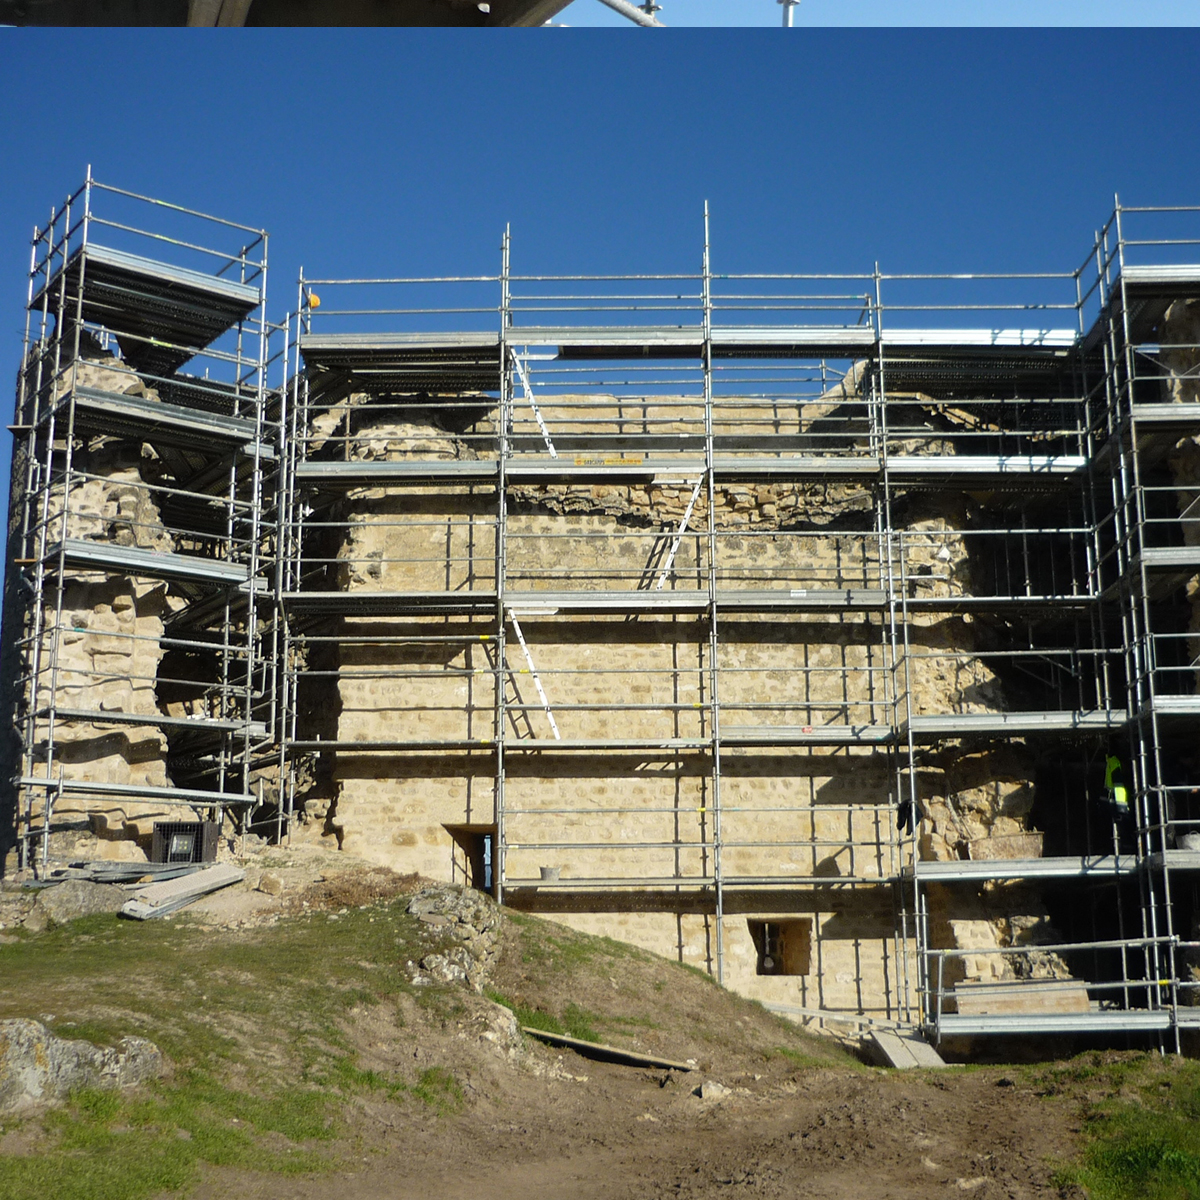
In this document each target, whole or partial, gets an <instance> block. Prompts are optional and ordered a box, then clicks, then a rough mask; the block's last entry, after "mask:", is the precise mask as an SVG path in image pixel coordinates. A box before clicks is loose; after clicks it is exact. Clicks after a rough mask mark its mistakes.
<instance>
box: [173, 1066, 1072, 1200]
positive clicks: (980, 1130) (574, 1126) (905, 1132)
mask: <svg viewBox="0 0 1200 1200" xmlns="http://www.w3.org/2000/svg"><path fill="white" fill-rule="evenodd" d="M564 1065H565V1066H566V1067H567V1069H568V1070H569V1071H578V1072H579V1073H580V1074H581V1075H586V1079H579V1080H577V1079H561V1078H559V1079H555V1078H547V1077H542V1078H537V1077H532V1076H529V1075H526V1074H522V1073H514V1074H513V1075H512V1077H511V1078H510V1079H509V1080H508V1081H507V1086H505V1087H503V1089H502V1090H500V1091H498V1092H496V1093H493V1094H491V1095H489V1096H474V1097H471V1098H470V1100H469V1102H468V1107H467V1109H466V1111H464V1112H463V1113H461V1114H460V1115H458V1116H455V1117H441V1118H438V1117H423V1118H417V1119H414V1118H412V1117H405V1116H403V1115H401V1114H398V1113H397V1112H396V1111H395V1110H388V1109H386V1108H384V1107H383V1106H380V1107H379V1108H377V1109H372V1108H371V1107H364V1108H363V1109H362V1111H361V1113H360V1116H359V1118H358V1120H357V1122H356V1133H357V1135H358V1137H359V1138H360V1139H361V1140H360V1142H359V1145H358V1146H357V1147H356V1149H358V1150H361V1154H359V1155H357V1157H358V1158H359V1159H361V1165H356V1166H355V1167H354V1168H353V1169H352V1170H345V1171H340V1172H338V1173H337V1175H335V1176H334V1177H333V1178H332V1179H330V1178H321V1179H315V1180H311V1181H301V1180H283V1179H278V1178H265V1177H254V1178H250V1177H247V1176H246V1175H245V1174H244V1173H237V1172H228V1173H227V1172H221V1171H209V1172H208V1173H207V1176H206V1179H205V1181H204V1183H203V1184H202V1186H201V1187H200V1189H199V1190H198V1191H197V1192H196V1193H195V1195H196V1197H198V1198H203V1200H225V1198H227V1197H234V1196H238V1197H263V1198H267V1197H271V1198H275V1197H281V1198H282V1197H289V1198H290V1197H294V1198H296V1200H301V1198H310V1197H311V1198H313V1200H315V1198H317V1197H321V1198H325V1197H328V1196H330V1195H331V1194H335V1193H336V1195H337V1196H338V1197H339V1198H340V1200H377V1198H378V1200H382V1198H383V1197H387V1198H388V1200H408V1198H409V1197H412V1198H413V1200H416V1198H418V1197H420V1198H421V1200H425V1198H427V1197H438V1198H440V1200H475V1198H476V1197H479V1196H490V1197H495V1200H561V1198H562V1197H567V1196H572V1195H575V1196H584V1197H589V1198H594V1200H610V1198H611V1200H626V1198H628V1200H633V1198H635V1197H655V1198H657V1197H689V1198H690V1197H710V1196H714V1197H715V1196H720V1197H729V1196H739V1195H744V1196H762V1197H806V1198H808V1197H812V1198H818V1197H819V1198H821V1200H851V1198H854V1200H859V1198H866V1197H870V1198H871V1200H901V1198H904V1200H908V1198H912V1200H918V1198H919V1200H926V1198H928V1197H936V1196H946V1197H950V1196H964V1195H969V1196H973V1197H976V1198H978V1200H1000V1198H1002V1197H1007V1198H1022V1200H1023V1198H1026V1197H1048V1196H1056V1197H1057V1196H1060V1195H1065V1194H1068V1193H1063V1192H1060V1190H1059V1189H1058V1188H1057V1187H1056V1186H1054V1184H1053V1183H1052V1182H1051V1177H1052V1174H1053V1167H1054V1163H1055V1161H1056V1160H1060V1159H1063V1158H1066V1157H1069V1156H1070V1155H1071V1153H1072V1151H1073V1149H1074V1142H1075V1136H1076V1134H1077V1132H1078V1131H1077V1129H1076V1128H1075V1127H1074V1126H1073V1124H1072V1120H1073V1114H1074V1112H1075V1111H1076V1109H1075V1107H1074V1106H1073V1105H1072V1104H1070V1103H1069V1102H1068V1101H1067V1100H1065V1099H1062V1098H1045V1097H1038V1096H1035V1095H1034V1094H1033V1093H1032V1092H1031V1091H1029V1090H1027V1089H1024V1088H1022V1087H1020V1086H1018V1085H1014V1084H1011V1082H1010V1081H1008V1080H1007V1079H1006V1078H1005V1077H1004V1076H1003V1074H1002V1073H1001V1072H999V1071H995V1070H982V1071H959V1070H956V1071H953V1072H948V1073H947V1072H944V1073H938V1074H934V1073H931V1072H923V1073H920V1074H916V1073H909V1074H904V1075H899V1074H897V1073H894V1072H893V1073H887V1072H884V1071H880V1070H869V1071H838V1070H829V1069H823V1070H822V1069H818V1070H809V1071H804V1072H800V1073H797V1074H796V1076H795V1078H793V1079H791V1080H788V1081H786V1082H783V1083H772V1084H770V1085H767V1086H754V1085H753V1084H752V1085H751V1086H750V1087H748V1088H746V1089H745V1090H744V1091H743V1090H741V1089H740V1088H739V1089H738V1090H736V1091H734V1092H733V1093H732V1094H731V1095H730V1096H729V1097H727V1098H725V1099H723V1100H720V1101H717V1102H707V1101H704V1100H701V1099H700V1098H699V1097H697V1096H695V1095H693V1094H692V1091H691V1087H692V1083H693V1080H692V1078H691V1077H690V1076H685V1077H678V1076H677V1077H675V1078H673V1079H672V1080H671V1082H669V1083H667V1084H666V1085H664V1084H663V1082H662V1080H663V1074H662V1073H661V1072H658V1073H655V1072H649V1071H641V1070H636V1069H630V1068H622V1067H616V1066H611V1065H608V1064H598V1063H595V1062H587V1061H585V1060H581V1059H575V1060H574V1062H565V1064H564Z"/></svg>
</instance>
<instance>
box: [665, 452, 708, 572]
mask: <svg viewBox="0 0 1200 1200" xmlns="http://www.w3.org/2000/svg"><path fill="white" fill-rule="evenodd" d="M703 483H704V476H703V475H701V476H700V478H699V479H697V480H696V486H695V487H694V488H692V498H691V499H690V500H689V501H688V506H687V510H686V511H685V512H684V514H683V520H682V521H680V522H679V532H678V533H677V534H676V535H675V540H674V541H673V542H672V543H671V549H670V551H669V552H668V554H667V561H666V562H665V563H663V569H662V571H660V572H659V576H658V581H657V582H656V583H655V585H654V590H655V591H656V592H661V591H662V590H663V584H664V583H666V582H667V576H668V575H670V573H671V568H672V567H673V566H674V565H675V555H676V554H677V553H678V552H679V546H680V543H681V542H682V541H683V535H684V534H685V533H687V527H688V522H689V521H690V520H691V519H692V510H693V509H694V508H695V507H696V501H697V500H698V499H699V498H700V486H701V485H702V484H703Z"/></svg>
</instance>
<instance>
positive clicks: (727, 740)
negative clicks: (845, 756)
mask: <svg viewBox="0 0 1200 1200" xmlns="http://www.w3.org/2000/svg"><path fill="white" fill-rule="evenodd" d="M898 736H899V735H898V732H897V730H896V729H895V727H893V726H891V725H773V726H752V725H726V726H725V727H723V728H722V730H721V744H722V745H724V746H731V747H742V746H747V747H751V746H841V745H851V746H859V745H886V744H887V743H889V742H894V741H896V740H897V738H898Z"/></svg>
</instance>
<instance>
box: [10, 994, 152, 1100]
mask: <svg viewBox="0 0 1200 1200" xmlns="http://www.w3.org/2000/svg"><path fill="white" fill-rule="evenodd" d="M162 1073H163V1056H162V1053H161V1051H160V1050H159V1049H158V1047H157V1046H156V1045H155V1044H154V1043H153V1042H149V1041H147V1040H146V1039H145V1038H138V1037H127V1038H122V1039H121V1041H120V1042H118V1043H117V1045H116V1046H114V1047H109V1048H106V1049H104V1048H101V1047H99V1046H94V1045H92V1043H91V1042H84V1041H68V1040H65V1039H63V1038H59V1037H55V1036H54V1035H53V1034H52V1033H50V1031H49V1030H48V1029H47V1028H46V1027H45V1025H42V1024H41V1023H40V1022H38V1021H29V1020H24V1019H21V1018H17V1019H14V1020H7V1021H0V1114H8V1113H21V1112H24V1111H26V1110H28V1109H31V1108H36V1107H38V1106H40V1105H45V1104H53V1103H56V1102H61V1101H63V1100H65V1099H66V1098H67V1097H68V1096H69V1095H70V1094H71V1092H73V1091H76V1090H78V1089H79V1088H127V1087H136V1086H137V1085H138V1084H140V1083H145V1082H147V1081H148V1080H151V1079H156V1078H158V1076H160V1075H161V1074H162Z"/></svg>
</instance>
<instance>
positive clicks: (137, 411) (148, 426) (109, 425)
mask: <svg viewBox="0 0 1200 1200" xmlns="http://www.w3.org/2000/svg"><path fill="white" fill-rule="evenodd" d="M72 397H73V398H74V401H75V427H76V428H77V429H81V430H82V429H86V430H91V431H94V432H96V433H103V434H108V435H113V436H116V437H136V438H141V439H143V440H145V441H151V442H153V441H161V442H165V443H168V444H170V445H175V446H183V447H186V448H189V449H194V450H203V449H204V448H205V440H206V439H212V440H213V441H215V442H217V443H219V444H220V446H221V448H222V449H223V450H226V449H227V448H228V447H230V446H238V445H247V444H252V443H253V442H254V441H255V440H256V439H257V437H258V430H257V426H256V424H255V422H254V421H251V420H249V419H247V418H245V417H227V416H222V415H221V414H220V413H212V412H205V411H204V410H203V409H198V408H187V407H185V406H184V405H182V404H169V403H167V402H166V401H163V400H153V399H149V398H148V397H145V396H129V395H123V394H120V393H118V392H105V391H101V390H100V389H98V388H87V387H77V388H75V389H74V390H73V391H72V393H71V395H70V396H68V397H67V398H65V399H64V400H63V401H62V402H61V403H60V404H59V406H58V411H59V412H61V411H62V410H63V409H64V408H65V406H66V405H67V404H68V403H69V401H70V399H71V398H72ZM267 449H268V450H269V449H270V447H267ZM260 450H261V448H260Z"/></svg>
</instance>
